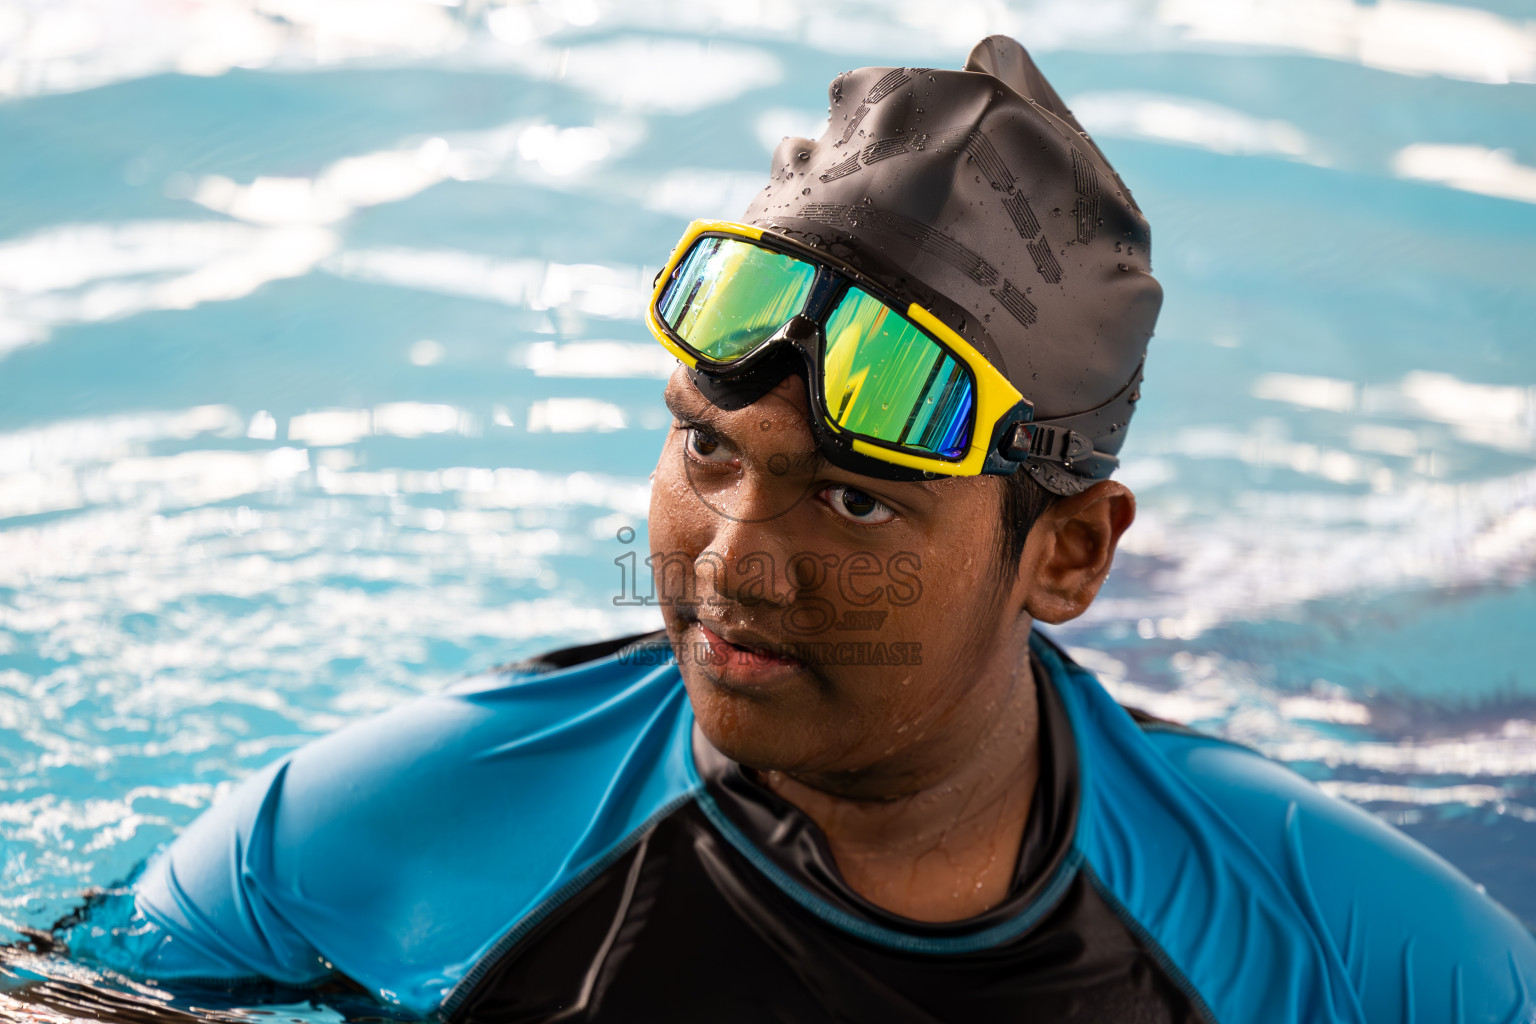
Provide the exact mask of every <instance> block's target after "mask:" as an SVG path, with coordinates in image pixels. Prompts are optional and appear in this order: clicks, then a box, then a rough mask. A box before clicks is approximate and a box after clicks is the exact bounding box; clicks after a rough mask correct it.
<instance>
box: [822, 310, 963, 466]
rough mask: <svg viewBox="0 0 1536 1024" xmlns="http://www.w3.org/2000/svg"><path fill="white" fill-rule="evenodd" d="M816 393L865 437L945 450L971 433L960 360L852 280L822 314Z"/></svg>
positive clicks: (955, 450)
mask: <svg viewBox="0 0 1536 1024" xmlns="http://www.w3.org/2000/svg"><path fill="white" fill-rule="evenodd" d="M822 393H823V397H824V398H825V400H826V403H827V411H828V413H830V414H831V416H832V418H833V419H834V420H836V421H837V424H838V425H839V426H840V427H842V428H843V429H845V430H849V431H852V432H853V433H856V434H862V435H864V436H865V437H869V438H873V439H875V440H878V441H885V442H888V443H890V444H896V445H901V446H902V447H904V448H912V449H919V450H921V451H924V452H929V453H932V454H934V455H939V456H941V457H944V458H957V457H959V456H960V455H962V454H964V452H965V447H966V445H967V443H968V442H969V441H970V434H971V411H972V408H973V407H974V405H975V401H974V397H975V396H974V385H973V384H972V382H971V376H970V374H969V373H968V372H967V370H966V368H965V366H964V364H962V363H961V362H960V361H959V360H958V359H956V358H955V357H954V356H953V355H951V354H950V353H949V350H947V349H946V348H944V347H943V346H942V345H940V344H939V343H938V342H936V341H934V340H933V339H932V338H930V337H929V336H928V335H927V334H924V333H923V332H922V331H921V330H920V329H918V327H917V326H916V325H914V324H913V323H912V322H911V321H910V320H908V319H907V318H906V317H904V316H902V315H901V314H899V313H897V312H895V311H894V310H892V309H891V308H890V307H889V306H887V305H886V304H885V303H883V302H881V301H880V300H878V299H876V298H874V297H873V296H871V295H868V294H867V293H865V292H863V291H861V290H859V289H858V288H849V289H848V291H847V293H846V294H845V295H844V296H843V298H842V300H841V301H840V302H839V303H838V305H837V308H836V309H834V310H833V311H832V315H831V316H830V317H828V318H827V326H826V348H825V349H824V350H823V354H822Z"/></svg>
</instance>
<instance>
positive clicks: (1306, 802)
mask: <svg viewBox="0 0 1536 1024" xmlns="http://www.w3.org/2000/svg"><path fill="white" fill-rule="evenodd" d="M1141 725H1142V729H1143V731H1144V733H1145V735H1146V737H1147V740H1148V742H1149V743H1150V744H1151V746H1152V747H1154V748H1155V749H1156V750H1157V751H1158V752H1159V753H1160V754H1161V755H1162V757H1163V758H1165V759H1166V760H1167V762H1168V763H1169V764H1170V765H1171V766H1172V767H1173V768H1174V769H1175V771H1176V772H1177V773H1178V774H1179V775H1180V776H1182V777H1183V778H1184V779H1186V780H1187V781H1188V782H1189V783H1190V784H1191V785H1192V786H1193V787H1194V788H1195V789H1196V790H1197V791H1198V792H1199V793H1200V794H1201V795H1202V796H1203V797H1204V798H1205V799H1206V800H1208V801H1209V802H1210V803H1211V804H1212V805H1214V806H1215V808H1216V809H1217V810H1218V811H1219V812H1220V813H1221V815H1222V816H1223V817H1225V818H1226V819H1227V820H1228V821H1230V822H1231V823H1232V824H1233V825H1234V826H1235V827H1236V829H1237V831H1238V832H1239V833H1240V834H1241V835H1242V837H1243V838H1244V839H1246V840H1247V842H1248V843H1249V844H1251V845H1252V846H1253V847H1254V848H1255V849H1256V850H1257V852H1258V853H1259V855H1260V856H1261V857H1262V858H1263V860H1264V861H1265V862H1266V863H1268V864H1269V866H1270V868H1271V869H1272V870H1273V871H1274V873H1275V874H1276V875H1278V876H1279V878H1280V880H1281V882H1282V883H1283V884H1284V885H1285V886H1286V887H1287V888H1288V889H1289V890H1290V891H1291V893H1292V895H1293V896H1294V897H1295V898H1296V899H1297V901H1298V902H1299V903H1300V904H1301V905H1302V906H1303V908H1304V909H1305V910H1306V911H1307V912H1308V913H1309V916H1314V917H1315V919H1316V920H1317V921H1318V923H1319V924H1320V925H1321V928H1320V929H1319V930H1320V931H1321V932H1322V936H1321V938H1322V939H1323V940H1324V941H1325V942H1326V943H1329V944H1331V946H1332V952H1333V953H1334V954H1335V955H1336V956H1337V957H1338V958H1339V959H1340V960H1341V961H1342V963H1343V965H1344V968H1345V970H1346V971H1347V973H1348V976H1349V979H1350V981H1351V983H1352V987H1353V988H1354V989H1355V991H1356V993H1357V994H1358V996H1359V998H1360V1001H1361V1004H1362V1008H1363V1009H1364V1011H1365V1016H1366V1019H1367V1020H1371V1021H1376V1020H1382V1021H1398V1020H1404V1021H1406V1020H1415V1019H1417V1020H1467V1021H1472V1020H1489V1021H1493V1020H1497V1021H1505V1020H1510V1021H1521V1022H1522V1024H1523V1022H1524V1021H1526V1020H1528V1019H1530V1018H1529V1017H1527V1016H1522V1014H1530V1013H1531V1012H1532V1011H1533V1010H1536V1003H1533V1002H1532V1001H1531V989H1532V988H1533V987H1536V939H1533V937H1532V935H1531V933H1530V932H1529V931H1528V930H1527V929H1526V928H1525V927H1524V926H1523V925H1522V924H1521V923H1520V922H1519V921H1518V920H1517V919H1516V918H1515V917H1514V916H1513V915H1512V914H1510V913H1509V912H1508V911H1507V910H1505V909H1504V908H1503V907H1501V906H1499V905H1498V904H1496V903H1494V902H1493V901H1492V900H1491V899H1489V898H1488V897H1487V896H1485V895H1484V894H1483V892H1482V891H1481V890H1480V889H1479V888H1478V887H1477V886H1475V885H1474V884H1473V883H1472V882H1471V881H1469V880H1468V879H1467V878H1466V876H1464V875H1463V874H1461V872H1459V871H1457V870H1456V869H1455V868H1454V867H1452V866H1451V865H1450V864H1448V863H1446V862H1445V861H1444V860H1442V859H1441V858H1440V857H1438V856H1436V855H1435V854H1434V853H1432V852H1431V851H1429V850H1428V849H1426V848H1425V847H1423V846H1422V845H1420V844H1419V843H1417V842H1415V841H1413V840H1412V839H1410V838H1408V837H1407V836H1405V835H1403V834H1402V833H1401V832H1398V831H1397V830H1396V829H1394V828H1392V827H1391V826H1389V825H1387V824H1385V823H1384V822H1382V821H1380V820H1379V819H1377V818H1375V817H1373V816H1372V815H1370V814H1368V813H1366V812H1365V811H1363V810H1361V809H1360V808H1358V807H1356V806H1354V805H1353V804H1349V803H1346V802H1344V801H1342V800H1339V799H1337V798H1334V797H1331V796H1329V795H1328V794H1326V793H1324V792H1323V791H1322V790H1320V789H1319V788H1318V787H1317V786H1316V785H1314V784H1313V783H1311V782H1309V781H1307V780H1306V779H1304V778H1302V777H1301V776H1300V775H1298V774H1296V773H1295V772H1293V771H1291V770H1290V769H1288V768H1286V767H1284V766H1283V765H1280V764H1278V763H1276V762H1274V761H1271V760H1269V759H1268V758H1266V757H1264V756H1263V755H1261V754H1259V753H1258V752H1256V751H1253V750H1250V749H1248V748H1247V747H1243V746H1240V745H1237V744H1233V743H1228V742H1225V741H1223V740H1219V739H1215V738H1213V737H1209V736H1204V735H1201V734H1199V733H1196V732H1193V731H1191V730H1187V729H1182V728H1179V727H1177V726H1170V725H1168V724H1164V723H1158V722H1156V721H1151V722H1143V723H1141Z"/></svg>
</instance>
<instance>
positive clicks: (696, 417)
mask: <svg viewBox="0 0 1536 1024" xmlns="http://www.w3.org/2000/svg"><path fill="white" fill-rule="evenodd" d="M689 386H690V387H691V388H692V389H693V394H692V395H687V394H686V393H685V395H684V396H676V397H674V394H673V389H672V388H670V387H669V388H667V389H666V390H665V391H663V392H662V396H661V400H662V401H663V402H664V403H665V404H666V406H667V410H668V411H669V412H671V413H672V415H673V416H675V417H676V418H677V419H679V420H681V421H682V422H684V423H686V424H687V425H688V426H690V427H701V428H703V429H704V430H708V431H711V432H713V433H717V434H719V435H721V436H722V437H723V438H724V439H725V440H726V441H728V442H730V443H731V445H732V446H733V447H735V448H736V449H738V450H740V448H741V445H740V443H739V442H738V441H737V440H736V439H735V438H733V437H731V436H730V434H728V433H727V432H726V431H725V430H723V429H721V428H720V426H719V425H718V423H717V422H716V421H717V420H718V418H719V413H718V412H717V411H716V408H717V407H716V406H714V405H712V404H710V401H709V399H707V398H705V397H704V396H703V395H701V394H699V392H698V388H697V387H693V385H692V384H690V385H689ZM695 396H697V401H698V407H697V409H696V411H689V410H688V409H685V408H684V407H683V401H684V399H685V398H693V397H695ZM812 436H813V437H814V436H815V431H814V430H812ZM799 457H802V458H806V459H809V460H811V462H810V466H809V470H810V472H812V473H820V472H823V471H825V470H828V469H833V468H835V466H834V464H833V463H832V460H830V459H828V458H827V456H826V455H825V454H824V453H823V452H822V450H821V448H820V447H812V448H811V450H810V451H809V452H804V453H802V454H801V455H800V456H799Z"/></svg>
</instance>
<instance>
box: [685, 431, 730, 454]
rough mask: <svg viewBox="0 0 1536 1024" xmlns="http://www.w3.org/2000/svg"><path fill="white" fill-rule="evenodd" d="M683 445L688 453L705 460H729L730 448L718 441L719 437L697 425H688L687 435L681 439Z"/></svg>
mask: <svg viewBox="0 0 1536 1024" xmlns="http://www.w3.org/2000/svg"><path fill="white" fill-rule="evenodd" d="M683 445H684V446H685V447H686V448H687V449H688V454H690V455H692V456H693V457H694V458H697V459H702V460H703V461H705V462H729V461H731V450H730V449H729V448H727V447H725V445H723V444H721V443H720V439H719V438H718V437H716V436H715V435H714V434H711V433H709V432H708V431H705V430H701V429H699V428H698V427H689V428H688V435H687V437H685V438H684V439H683Z"/></svg>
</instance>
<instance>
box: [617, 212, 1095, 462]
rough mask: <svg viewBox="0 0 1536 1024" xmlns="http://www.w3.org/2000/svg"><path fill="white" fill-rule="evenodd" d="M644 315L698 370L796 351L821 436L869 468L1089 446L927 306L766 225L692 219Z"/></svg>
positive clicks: (837, 454)
mask: <svg viewBox="0 0 1536 1024" xmlns="http://www.w3.org/2000/svg"><path fill="white" fill-rule="evenodd" d="M646 320H647V323H648V324H649V326H650V328H651V330H652V331H653V332H654V333H655V335H656V337H657V340H659V341H660V342H661V343H662V345H664V346H666V348H667V350H668V351H670V352H671V353H672V354H673V355H674V356H676V357H677V358H678V359H679V360H681V361H682V362H683V363H684V365H686V366H688V367H689V368H690V369H691V370H693V371H694V372H695V380H696V381H699V378H700V376H702V377H703V378H705V380H704V382H703V383H711V382H713V383H719V382H724V383H726V384H729V383H731V382H733V381H747V382H750V379H751V378H753V377H754V376H756V377H757V378H759V379H760V380H761V379H764V378H767V379H769V380H771V382H772V383H776V382H777V381H778V380H782V379H783V377H784V376H785V375H786V373H788V372H793V369H792V368H793V367H794V363H793V362H788V363H786V355H788V354H791V353H792V354H793V355H794V356H798V357H799V361H800V362H802V363H803V365H804V370H805V372H806V381H807V384H808V385H809V391H810V401H811V410H812V424H813V427H814V428H815V430H816V432H817V441H818V445H819V446H820V448H821V450H822V451H823V452H824V453H825V454H826V455H827V456H828V458H830V459H831V460H832V461H833V462H834V463H837V464H839V465H842V466H843V467H844V468H847V469H852V470H854V471H855V472H860V473H864V474H865V475H869V476H879V477H884V478H887V479H897V480H911V479H922V478H924V477H929V476H932V475H944V476H976V475H978V474H981V473H997V474H1008V473H1012V472H1013V471H1014V470H1015V469H1017V468H1018V465H1019V464H1020V463H1021V462H1025V461H1027V460H1030V459H1045V460H1048V461H1052V462H1055V463H1057V464H1058V465H1061V466H1063V468H1070V467H1071V466H1072V459H1073V457H1074V456H1076V455H1078V454H1084V455H1086V454H1089V453H1091V452H1092V451H1093V446H1092V444H1091V443H1090V442H1088V440H1087V439H1086V438H1083V437H1082V436H1081V435H1078V434H1076V433H1074V432H1071V431H1066V430H1060V431H1058V430H1054V429H1051V428H1039V427H1038V426H1037V425H1035V424H1032V423H1031V422H1030V421H1031V420H1032V419H1033V406H1032V405H1031V404H1030V402H1029V401H1028V400H1027V399H1025V398H1024V396H1023V395H1021V394H1020V393H1019V391H1018V389H1017V388H1015V387H1014V386H1013V385H1012V384H1011V383H1010V382H1009V381H1008V379H1007V378H1006V377H1004V376H1003V374H1002V373H1001V371H999V370H998V369H997V367H995V366H993V365H992V364H991V363H990V362H988V361H987V359H986V357H985V356H983V355H982V354H981V353H980V352H979V351H977V350H976V348H975V347H974V346H973V345H971V343H970V342H968V341H966V340H965V339H964V338H962V337H961V336H960V335H959V334H957V333H956V332H955V331H953V330H951V329H950V328H949V327H948V326H946V325H945V324H944V323H943V322H942V321H940V320H939V319H938V318H937V317H936V316H934V315H933V314H932V313H930V312H929V311H928V310H926V309H924V308H923V307H921V306H919V305H917V304H916V303H909V304H903V303H901V302H900V301H899V300H897V299H895V298H894V297H892V296H891V295H890V294H889V293H887V292H885V291H883V290H882V289H881V288H879V287H878V286H877V285H876V284H874V283H873V282H872V281H870V280H869V279H868V278H867V277H865V276H864V275H862V274H860V273H859V272H858V271H857V270H854V269H853V268H851V267H848V266H846V265H842V264H839V263H838V262H836V261H834V260H832V259H830V258H829V257H827V256H826V255H824V254H822V253H820V252H816V251H814V250H811V249H809V248H808V247H805V246H802V245H799V244H797V243H794V242H791V241H789V240H788V239H785V238H782V237H780V236H778V235H775V234H769V233H766V232H764V231H763V230H762V229H760V228H755V227H751V226H748V225H745V224H735V223H731V222H728V221H708V220H701V221H695V222H694V223H692V224H691V225H689V227H688V230H687V231H686V232H685V233H684V235H683V238H682V241H680V242H679V243H678V245H677V248H676V249H674V250H673V251H672V256H671V258H670V259H669V260H668V262H667V265H666V267H664V268H663V269H662V271H661V273H660V274H658V275H657V278H656V289H655V293H654V294H653V295H652V297H651V305H650V308H649V309H648V311H647V317H646ZM1058 435H1060V436H1058ZM1110 461H1113V460H1110ZM1079 472H1080V470H1079ZM1094 475H1098V474H1094ZM1103 475H1108V474H1107V473H1104V474H1103Z"/></svg>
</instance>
